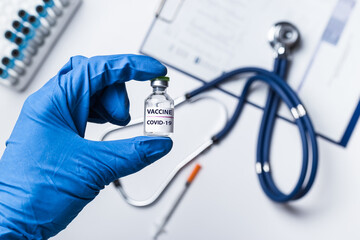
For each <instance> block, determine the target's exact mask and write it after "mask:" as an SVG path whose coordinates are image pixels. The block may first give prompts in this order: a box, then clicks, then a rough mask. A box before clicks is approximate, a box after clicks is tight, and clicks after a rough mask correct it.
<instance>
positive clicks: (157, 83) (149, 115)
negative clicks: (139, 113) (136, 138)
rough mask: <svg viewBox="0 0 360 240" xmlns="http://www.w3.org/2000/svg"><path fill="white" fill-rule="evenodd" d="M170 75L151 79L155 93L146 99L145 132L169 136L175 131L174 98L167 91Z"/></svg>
mask: <svg viewBox="0 0 360 240" xmlns="http://www.w3.org/2000/svg"><path fill="white" fill-rule="evenodd" d="M169 81H170V78H169V77H157V78H154V79H152V80H151V86H152V88H153V93H152V94H151V95H150V96H149V97H148V98H147V99H146V100H145V114H144V134H145V135H147V136H164V137H168V136H170V135H171V134H172V133H173V132H174V100H172V99H171V97H170V96H169V95H168V94H167V93H166V88H167V87H168V85H169Z"/></svg>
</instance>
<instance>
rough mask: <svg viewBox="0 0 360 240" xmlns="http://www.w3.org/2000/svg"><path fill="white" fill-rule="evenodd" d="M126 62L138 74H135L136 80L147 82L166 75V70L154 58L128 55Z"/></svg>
mask: <svg viewBox="0 0 360 240" xmlns="http://www.w3.org/2000/svg"><path fill="white" fill-rule="evenodd" d="M128 61H129V62H131V63H132V64H133V68H135V69H137V71H138V73H140V74H137V76H136V78H135V79H136V80H148V79H151V78H155V77H159V76H165V75H166V74H167V68H166V67H165V66H164V65H163V64H162V63H161V62H159V61H158V60H156V59H155V58H152V57H149V56H144V55H130V56H129V57H128Z"/></svg>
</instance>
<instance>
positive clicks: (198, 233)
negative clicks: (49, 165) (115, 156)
mask: <svg viewBox="0 0 360 240" xmlns="http://www.w3.org/2000/svg"><path fill="white" fill-rule="evenodd" d="M157 4H158V1H157V0H132V1H125V0H107V1H98V0H84V3H83V5H82V6H81V8H80V9H79V11H78V13H77V14H76V16H75V17H74V19H73V21H72V22H71V24H70V25H69V27H68V28H67V29H66V31H65V33H64V34H63V36H62V37H61V39H59V42H58V43H57V45H56V46H55V48H54V49H53V51H52V53H51V54H50V56H49V57H48V59H47V61H46V62H45V64H44V66H43V67H42V68H41V70H40V71H39V73H38V74H37V76H36V78H35V80H34V82H33V83H32V84H31V85H30V87H29V88H28V89H27V90H26V91H25V92H22V93H17V92H13V91H10V90H8V89H6V88H3V87H1V88H0V110H1V118H0V131H1V135H0V150H1V152H2V151H3V150H4V149H5V141H6V139H7V138H8V137H9V135H10V133H11V130H12V128H13V126H14V124H15V122H16V119H17V117H18V115H19V112H20V110H21V106H22V104H23V102H24V100H25V99H26V97H27V96H28V95H29V94H31V93H32V92H34V91H36V90H37V89H39V88H40V87H41V86H42V85H43V84H44V83H45V82H46V81H47V80H48V79H49V78H51V77H52V76H53V75H55V74H56V72H57V71H58V69H59V68H60V67H61V66H62V65H64V64H65V63H66V61H67V60H68V59H69V57H70V56H73V55H77V54H81V55H85V56H94V55H104V54H115V53H137V52H138V50H139V47H140V44H141V42H142V40H143V39H144V36H145V34H146V32H147V30H148V28H149V26H150V24H151V22H152V20H153V17H154V12H155V9H156V7H157ZM169 76H171V78H172V81H171V86H170V89H169V93H170V95H171V96H173V97H176V96H180V95H181V94H182V93H184V92H186V91H187V90H190V89H192V88H194V87H196V86H199V85H200V83H199V82H197V81H194V80H192V79H190V78H189V77H187V76H184V75H182V74H180V73H178V72H176V71H174V70H172V69H169ZM150 91H151V89H150V87H149V86H148V85H147V83H137V82H131V83H129V84H128V92H129V97H130V101H131V113H132V116H133V118H136V117H139V116H141V114H142V112H143V100H144V99H145V98H146V96H147V95H148V94H149V93H150ZM212 94H213V95H214V96H216V97H218V98H221V100H222V101H224V102H225V103H226V104H227V105H228V106H229V108H230V110H231V109H232V106H233V105H234V104H235V100H234V99H233V98H232V97H229V96H226V95H225V94H223V93H221V92H213V93H212ZM212 106H213V105H211V104H210V102H205V101H204V102H199V103H198V104H195V105H193V106H192V107H191V108H183V109H180V110H179V111H177V112H176V113H175V134H174V148H173V151H172V152H171V153H170V154H169V156H167V157H166V158H164V159H162V160H160V161H159V162H157V163H156V164H154V165H153V166H151V167H149V168H146V169H145V170H144V171H142V172H141V173H138V174H135V175H134V176H130V177H128V178H126V179H125V182H126V184H127V185H126V186H127V187H128V188H129V192H130V193H131V194H133V196H135V197H138V198H145V197H147V196H149V195H150V194H151V193H152V192H153V191H154V190H155V189H156V187H157V186H158V185H159V184H160V182H161V181H162V180H163V179H164V178H165V177H166V175H167V173H168V172H169V171H170V170H171V168H172V167H173V166H174V165H175V164H176V163H177V162H179V161H180V159H182V158H183V157H185V156H186V154H187V153H188V152H190V151H191V150H194V149H195V148H196V147H197V146H198V145H200V143H201V141H202V140H204V139H206V137H208V136H209V135H210V133H209V132H213V130H214V124H215V125H216V124H217V123H218V122H219V120H220V117H219V116H218V115H219V114H218V111H219V108H218V107H212ZM214 112H215V114H214ZM188 114H193V115H194V116H195V117H196V118H197V119H198V126H191V125H189V124H188V123H187V122H186V121H187V118H186V116H187V115H188ZM196 114H198V115H196ZM339 114H341V112H339ZM260 120H261V111H260V110H258V109H255V108H253V107H251V106H247V107H246V108H245V110H244V112H243V117H242V118H241V120H240V121H239V122H238V123H237V125H236V126H235V129H234V130H233V131H232V133H231V134H230V135H229V136H228V137H227V138H226V140H225V141H224V142H222V143H221V144H220V145H219V146H215V147H214V148H213V149H212V150H211V151H209V152H207V153H206V154H205V155H203V156H202V157H201V158H200V159H199V160H200V161H201V163H202V165H203V169H202V170H201V172H200V174H199V176H198V178H197V179H196V180H195V181H194V184H193V185H192V186H191V188H190V190H189V191H188V193H187V195H186V196H185V198H184V200H183V202H182V203H181V205H180V207H179V208H178V210H177V212H176V213H175V215H174V217H173V219H172V220H171V221H170V223H169V225H168V227H167V230H168V232H167V233H166V234H164V235H163V236H162V239H289V238H291V239H340V238H341V239H359V237H360V233H359V231H358V219H359V214H360V208H359V205H360V190H359V187H358V186H359V180H360V176H359V174H358V169H359V167H360V163H359V156H360V150H359V147H358V142H359V140H360V133H359V125H358V126H357V127H356V129H355V131H354V133H353V136H352V138H351V140H350V143H349V145H348V147H347V148H346V149H345V148H342V147H339V146H336V145H334V144H331V143H329V142H327V141H325V140H323V139H318V142H319V150H320V165H319V171H318V176H317V179H316V183H315V185H314V187H313V189H312V190H311V191H310V193H309V194H308V195H307V196H306V197H305V198H303V199H301V200H299V201H296V202H293V203H290V204H287V205H281V204H275V203H273V202H271V201H270V200H269V199H268V198H267V197H266V196H265V195H264V194H263V192H262V190H261V188H260V186H259V183H258V179H257V176H256V174H255V171H254V162H255V150H256V142H257V133H258V127H259V123H260ZM106 126H107V125H105V126H104V125H95V124H89V126H88V129H87V136H86V137H87V138H90V139H96V137H97V136H98V135H99V134H100V133H101V131H102V130H104V129H105V128H106ZM209 129H210V130H209ZM275 132H276V133H275V136H274V137H275V140H274V145H273V151H272V157H273V159H274V160H273V165H272V166H273V167H274V169H275V170H274V171H275V178H276V179H277V180H278V182H279V185H280V186H281V187H282V188H283V189H290V187H291V186H292V184H294V181H295V179H296V177H297V175H298V170H299V164H300V162H299V160H300V156H299V154H300V144H299V140H298V134H297V129H296V128H295V127H294V126H293V125H291V124H288V123H286V122H284V121H281V120H280V121H278V124H277V126H276V130H275ZM140 134H142V129H137V130H133V131H131V132H127V133H124V134H123V135H121V134H120V133H119V134H114V135H113V136H112V138H120V137H127V136H134V135H140ZM190 134H191V135H190ZM189 136H191V137H189ZM189 171H191V169H187V170H186V171H185V172H184V173H183V174H181V175H180V176H179V178H178V179H177V181H176V182H175V184H174V185H173V187H172V188H171V189H170V191H169V192H168V194H166V195H165V196H164V197H163V198H162V199H161V201H160V202H159V203H158V204H157V205H155V206H154V207H152V208H147V209H136V208H133V207H130V206H128V205H127V204H126V203H125V202H124V201H123V199H121V197H120V196H119V195H118V193H117V192H116V191H115V189H114V188H113V187H112V186H109V187H106V188H105V190H103V191H102V192H101V193H100V194H99V196H98V197H97V198H96V199H95V200H94V201H93V202H91V203H90V204H89V205H88V206H87V207H85V209H84V210H83V211H82V212H81V213H80V214H79V216H78V217H77V218H76V219H75V220H74V221H73V222H72V223H71V224H70V225H69V226H68V228H67V229H65V230H64V231H62V232H61V233H60V234H59V235H58V236H57V237H55V238H54V239H65V240H66V239H88V240H91V239H151V232H152V230H153V228H154V226H155V223H156V222H157V221H159V220H160V219H161V218H162V217H163V216H164V214H165V212H166V211H167V209H168V208H169V206H170V205H171V203H172V202H173V200H174V198H175V197H176V196H177V194H178V193H179V191H180V190H181V189H182V186H183V184H184V181H185V179H186V176H187V175H188V174H189Z"/></svg>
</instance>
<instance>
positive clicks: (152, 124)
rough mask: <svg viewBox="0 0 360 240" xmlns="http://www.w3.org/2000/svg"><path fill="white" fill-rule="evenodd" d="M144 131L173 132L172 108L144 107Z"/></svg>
mask: <svg viewBox="0 0 360 240" xmlns="http://www.w3.org/2000/svg"><path fill="white" fill-rule="evenodd" d="M145 132H147V133H173V132H174V109H173V108H146V110H145Z"/></svg>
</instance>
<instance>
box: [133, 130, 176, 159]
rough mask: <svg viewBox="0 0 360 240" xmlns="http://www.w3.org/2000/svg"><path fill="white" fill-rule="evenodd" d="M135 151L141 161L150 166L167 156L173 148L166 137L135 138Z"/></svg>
mask: <svg viewBox="0 0 360 240" xmlns="http://www.w3.org/2000/svg"><path fill="white" fill-rule="evenodd" d="M134 141H136V143H137V144H136V150H137V151H138V152H139V153H140V155H141V157H142V159H143V161H145V162H146V163H148V164H150V163H153V162H154V161H156V160H158V159H160V158H162V157H163V156H165V155H166V154H168V153H169V152H170V150H171V148H172V146H173V141H172V140H171V138H168V137H145V136H143V137H136V138H134Z"/></svg>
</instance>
